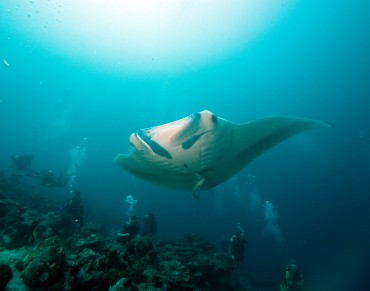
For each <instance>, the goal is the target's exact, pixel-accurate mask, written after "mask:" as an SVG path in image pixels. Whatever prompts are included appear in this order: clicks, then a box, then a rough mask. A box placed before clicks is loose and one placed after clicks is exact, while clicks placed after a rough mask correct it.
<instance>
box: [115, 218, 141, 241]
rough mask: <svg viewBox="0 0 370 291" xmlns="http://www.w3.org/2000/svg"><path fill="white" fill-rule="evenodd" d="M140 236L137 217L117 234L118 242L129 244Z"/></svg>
mask: <svg viewBox="0 0 370 291" xmlns="http://www.w3.org/2000/svg"><path fill="white" fill-rule="evenodd" d="M138 234H139V223H138V221H137V218H136V216H135V215H133V216H131V219H130V220H129V221H127V222H126V223H125V224H124V225H123V226H122V227H121V229H120V231H119V232H118V233H117V240H118V241H119V242H121V243H127V242H129V241H130V240H131V239H133V238H134V237H135V236H136V235H138Z"/></svg>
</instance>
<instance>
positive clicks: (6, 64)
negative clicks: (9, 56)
mask: <svg viewBox="0 0 370 291" xmlns="http://www.w3.org/2000/svg"><path fill="white" fill-rule="evenodd" d="M4 64H5V66H7V67H9V66H10V64H9V63H8V61H7V60H6V59H4Z"/></svg>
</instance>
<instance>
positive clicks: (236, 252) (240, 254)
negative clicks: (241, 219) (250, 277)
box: [229, 223, 247, 265]
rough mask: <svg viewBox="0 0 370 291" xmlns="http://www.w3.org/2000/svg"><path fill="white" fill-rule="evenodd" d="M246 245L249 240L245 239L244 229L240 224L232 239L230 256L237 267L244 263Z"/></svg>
mask: <svg viewBox="0 0 370 291" xmlns="http://www.w3.org/2000/svg"><path fill="white" fill-rule="evenodd" d="M246 245H247V240H246V239H245V238H244V229H243V228H242V227H241V226H240V224H239V223H238V224H237V228H236V233H235V234H234V235H233V236H232V237H231V238H230V244H229V255H230V256H231V258H232V259H233V261H234V262H235V263H236V264H237V265H240V264H241V263H242V262H243V261H244V253H245V246H246Z"/></svg>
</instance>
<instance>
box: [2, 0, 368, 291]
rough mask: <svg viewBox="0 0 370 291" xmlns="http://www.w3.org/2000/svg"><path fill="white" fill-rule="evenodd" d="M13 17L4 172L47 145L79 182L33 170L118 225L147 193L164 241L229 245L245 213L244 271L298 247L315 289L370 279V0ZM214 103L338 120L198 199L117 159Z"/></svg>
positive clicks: (53, 11)
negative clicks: (135, 136) (143, 137)
mask: <svg viewBox="0 0 370 291" xmlns="http://www.w3.org/2000/svg"><path fill="white" fill-rule="evenodd" d="M76 2H77V3H76ZM100 2H102V3H100ZM0 15H1V17H0V133H1V135H0V170H1V169H3V170H4V171H8V169H9V167H11V164H12V157H13V156H15V155H21V154H32V155H33V156H34V159H33V163H32V167H33V169H35V170H37V171H43V170H52V171H53V172H55V173H58V174H59V173H63V174H64V175H65V176H68V175H69V176H70V177H71V178H70V180H69V182H68V185H67V186H66V187H64V188H50V187H49V188H48V187H43V186H42V185H39V183H38V181H35V179H24V180H22V183H25V185H27V186H29V187H34V189H35V191H39V193H40V194H41V195H45V196H46V197H55V199H56V200H59V201H61V203H62V202H63V201H68V198H69V195H70V192H71V190H78V191H80V192H81V197H82V199H83V201H84V203H85V205H86V206H85V208H86V209H85V210H86V213H85V215H86V220H91V221H94V222H96V223H101V224H102V225H104V227H105V228H106V230H107V233H112V234H114V233H116V232H117V231H118V230H119V228H120V227H121V225H122V224H123V222H124V221H125V220H126V219H127V218H128V217H127V212H128V210H129V207H130V205H128V203H126V202H125V200H126V199H127V197H128V196H129V195H132V197H133V198H134V199H135V200H136V204H134V205H133V206H134V209H131V210H132V211H133V213H134V214H135V215H137V216H138V217H142V216H143V215H144V214H146V213H153V214H154V215H155V216H156V217H157V221H158V233H157V236H156V237H157V238H158V239H169V238H176V237H179V236H181V235H183V234H188V233H192V234H196V235H199V236H201V237H203V238H205V239H206V240H208V241H211V242H213V243H215V244H218V243H219V242H220V241H222V240H223V239H225V238H226V239H227V240H229V238H230V237H231V236H232V235H233V234H234V233H235V231H236V228H237V224H238V223H240V225H241V227H242V228H243V229H244V231H245V238H246V240H247V241H248V245H247V248H246V255H245V261H244V262H243V264H242V265H241V266H239V269H238V272H239V273H240V274H243V273H252V274H254V276H256V277H260V278H270V279H266V280H271V281H272V282H275V281H276V280H277V282H278V280H279V279H280V277H281V274H282V270H284V265H286V264H288V263H290V262H292V261H294V262H295V263H296V264H297V265H298V266H299V267H300V269H301V270H302V272H303V278H304V290H310V291H314V290H315V291H317V290H327V291H330V290H333V291H346V290H370V279H369V278H368V270H369V268H370V263H369V262H370V251H369V245H370V2H369V1H365V0H359V1H350V0H339V1H332V0H310V1H307V0H306V1H303V0H302V1H298V0H264V1H247V0H246V1H239V0H235V1H232V0H231V1H226V0H225V1H224V0H220V1H205V0H201V1H184V0H177V1H166V0H162V1H160V0H156V1H145V0H141V1H114V0H110V1H61V0H60V1H53V0H40V1H37V0H33V1H31V0H30V1H26V0H24V1H21V0H15V1H11V0H2V1H1V2H0ZM202 110H209V111H211V112H212V113H214V114H215V115H217V116H219V117H222V118H225V119H227V120H229V121H231V122H233V123H238V124H241V123H247V122H250V121H254V120H256V119H259V118H263V117H265V116H271V115H290V116H298V117H305V118H313V119H318V120H322V121H325V122H328V123H330V124H332V125H333V128H330V129H320V130H313V131H309V132H305V133H302V134H300V135H297V136H295V137H293V138H291V139H289V140H287V141H285V142H284V143H282V144H280V145H278V146H277V147H275V148H273V149H272V150H270V151H268V152H267V153H266V154H264V155H262V156H260V157H259V158H257V159H256V160H254V161H253V162H252V163H251V164H249V165H247V166H246V167H245V168H244V169H243V170H242V171H241V172H239V173H238V174H237V175H236V176H235V177H233V178H232V179H230V180H229V181H227V182H226V183H224V184H222V185H219V186H217V187H215V188H213V189H211V190H208V191H200V192H199V193H198V195H199V200H198V199H195V198H194V196H193V195H192V193H191V192H186V191H177V190H171V189H167V188H164V187H161V186H159V185H156V184H152V183H149V182H146V181H144V180H141V179H139V178H136V177H134V176H132V175H130V174H129V173H128V172H125V171H122V169H121V168H120V167H118V166H116V165H114V164H113V159H114V157H115V156H116V155H118V154H126V153H128V152H129V150H130V144H129V137H130V135H131V133H133V132H137V131H138V130H139V129H142V128H148V127H152V126H156V125H160V124H164V123H168V122H171V121H174V120H177V119H180V118H183V117H185V116H188V115H190V114H192V113H194V112H199V111H202ZM278 289H279V285H278V284H277V285H276V289H263V290H278ZM261 290H262V289H261Z"/></svg>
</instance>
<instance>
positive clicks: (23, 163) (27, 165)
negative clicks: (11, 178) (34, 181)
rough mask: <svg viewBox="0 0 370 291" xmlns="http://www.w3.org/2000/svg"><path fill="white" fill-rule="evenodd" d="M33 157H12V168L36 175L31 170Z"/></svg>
mask: <svg viewBox="0 0 370 291" xmlns="http://www.w3.org/2000/svg"><path fill="white" fill-rule="evenodd" d="M32 160H33V155H15V156H13V157H12V166H13V168H14V169H16V170H19V171H25V172H30V173H36V172H35V171H34V170H32V169H31V166H32Z"/></svg>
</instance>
